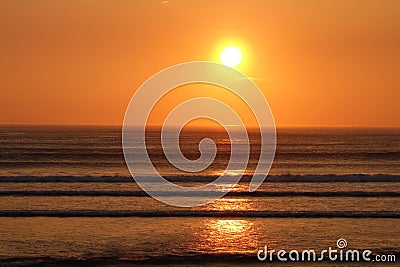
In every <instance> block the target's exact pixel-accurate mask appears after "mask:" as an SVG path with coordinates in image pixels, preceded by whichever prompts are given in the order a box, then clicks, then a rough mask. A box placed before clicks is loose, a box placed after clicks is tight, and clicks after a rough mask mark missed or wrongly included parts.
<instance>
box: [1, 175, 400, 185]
mask: <svg viewBox="0 0 400 267" xmlns="http://www.w3.org/2000/svg"><path fill="white" fill-rule="evenodd" d="M232 177H234V176H232ZM141 178H142V179H141V181H144V182H145V181H148V182H155V181H156V180H155V179H154V177H151V176H144V177H141ZM165 178H166V179H167V180H169V181H171V182H212V181H214V180H215V179H216V178H217V176H212V175H181V176H165ZM251 179H252V176H250V175H244V176H243V177H242V178H241V181H242V182H250V180H251ZM132 181H133V179H132V177H131V176H0V183H1V182H13V183H17V182H132ZM265 182H400V175H392V174H343V175H338V174H322V175H314V174H304V175H293V174H281V175H269V176H268V177H267V179H266V180H265Z"/></svg>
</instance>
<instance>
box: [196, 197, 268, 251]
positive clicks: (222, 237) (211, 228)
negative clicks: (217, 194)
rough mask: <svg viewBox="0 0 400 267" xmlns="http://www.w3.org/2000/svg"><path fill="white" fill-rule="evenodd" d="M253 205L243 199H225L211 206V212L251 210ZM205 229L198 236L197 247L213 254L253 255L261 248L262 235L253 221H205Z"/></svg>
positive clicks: (230, 219)
mask: <svg viewBox="0 0 400 267" xmlns="http://www.w3.org/2000/svg"><path fill="white" fill-rule="evenodd" d="M252 208H254V207H251V203H250V202H248V201H246V199H242V198H232V199H229V198H223V199H219V200H217V201H215V202H214V203H212V204H210V207H209V209H210V210H218V211H221V212H223V211H227V210H238V211H240V210H249V209H252ZM203 223H204V227H202V231H200V232H199V233H198V235H197V242H196V246H197V249H199V250H200V251H208V252H210V251H211V253H224V254H231V253H240V254H251V253H254V251H255V250H256V249H257V247H258V246H259V244H258V243H259V240H260V236H261V235H262V233H261V232H260V231H259V230H257V229H256V228H255V227H254V222H253V221H252V220H251V219H233V218H227V219H216V218H212V219H209V220H205V221H203Z"/></svg>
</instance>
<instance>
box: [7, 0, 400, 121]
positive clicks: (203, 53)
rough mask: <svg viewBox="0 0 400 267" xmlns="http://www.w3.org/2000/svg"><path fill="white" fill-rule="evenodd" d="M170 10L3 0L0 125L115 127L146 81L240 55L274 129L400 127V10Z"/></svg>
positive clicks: (179, 6)
mask: <svg viewBox="0 0 400 267" xmlns="http://www.w3.org/2000/svg"><path fill="white" fill-rule="evenodd" d="M164 2H165V1H164ZM164 2H162V1H86V0H81V1H53V0H49V1H40V0H37V1H18V0H9V1H1V2H0V86H1V91H0V113H1V116H0V123H1V124H116V125H118V124H121V123H122V121H123V116H124V113H125V109H126V107H127V104H128V103H129V101H130V98H131V97H132V95H133V93H134V90H135V89H136V88H138V87H139V86H140V84H141V83H142V82H144V81H145V80H146V79H147V78H148V77H149V76H151V75H152V74H154V73H156V72H158V71H160V70H161V69H163V68H165V67H167V66H171V65H174V64H177V63H182V62H186V61H193V60H206V61H218V57H219V52H220V49H221V48H222V47H224V46H225V45H237V46H239V47H240V48H241V49H242V53H243V61H242V63H241V65H239V67H238V69H239V70H240V71H242V72H243V73H245V74H247V75H248V76H251V77H254V78H255V82H256V83H257V84H258V85H259V87H260V88H261V89H262V90H263V92H264V94H265V96H266V98H267V100H268V101H269V103H270V105H271V108H272V111H273V114H274V117H275V120H276V124H277V125H278V126H400V116H399V114H400V108H399V99H400V49H399V47H400V16H399V10H400V1H193V0H190V1H174V0H170V1H168V2H167V3H164ZM192 86H193V85H192ZM192 90H193V92H192V93H193V94H194V95H196V94H198V92H196V89H192ZM199 90H201V89H199ZM204 92H205V91H202V93H204ZM188 97H191V93H187V94H186V93H185V94H184V97H182V99H184V98H188ZM167 102H168V101H167ZM167 106H169V105H165V106H164V107H161V108H160V110H164V111H165V110H166V109H167ZM155 121H157V120H155Z"/></svg>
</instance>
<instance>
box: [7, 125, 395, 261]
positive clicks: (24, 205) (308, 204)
mask: <svg viewBox="0 0 400 267" xmlns="http://www.w3.org/2000/svg"><path fill="white" fill-rule="evenodd" d="M249 136H250V143H251V155H250V159H249V161H248V165H247V169H246V170H245V175H244V177H243V178H242V180H241V181H240V182H239V183H238V184H237V185H236V186H235V187H234V189H233V190H232V191H231V192H229V193H228V194H227V195H225V196H224V197H223V198H221V199H219V200H217V201H215V202H213V203H210V204H207V205H204V206H199V207H192V208H180V207H174V206H169V205H166V204H164V203H161V202H159V201H157V200H155V199H153V198H151V197H149V196H148V195H147V194H146V193H145V192H144V191H143V190H141V188H140V187H139V186H138V185H137V184H136V183H135V182H134V180H133V178H132V177H131V175H130V173H129V171H128V168H127V167H126V164H125V161H124V155H123V153H122V147H121V128H120V127H111V126H1V127H0V152H1V153H0V203H1V206H0V265H1V266H31V265H34V266H86V265H88V266H89V265H90V266H136V265H145V266H148V265H170V266H175V265H182V266H183V265H185V266H192V265H197V264H200V265H213V266H225V265H245V264H251V265H264V266H266V265H268V264H273V265H274V266H275V265H280V264H281V263H280V262H279V261H278V260H276V259H275V261H273V262H272V261H267V262H266V261H263V262H261V261H259V260H258V258H257V252H258V251H259V250H260V249H264V248H265V246H268V249H271V250H275V251H276V252H277V251H279V250H282V249H284V250H287V251H291V250H306V249H307V250H309V249H314V250H315V251H322V250H324V249H328V247H332V248H337V243H336V242H337V240H338V239H345V240H346V242H347V247H346V248H348V249H358V250H360V251H361V250H366V249H368V250H371V251H372V255H373V256H376V255H385V256H387V258H388V256H389V255H394V256H395V257H396V259H397V260H399V256H400V245H399V244H400V223H399V222H400V221H399V219H400V128H282V129H278V130H277V149H276V156H275V160H274V163H273V166H272V168H271V171H270V175H269V176H268V177H267V179H266V180H265V182H264V183H263V184H262V186H261V187H260V188H258V189H257V191H255V192H249V191H248V187H249V180H250V177H251V174H252V173H253V171H254V166H255V165H256V164H257V158H258V155H259V149H258V148H259V146H260V144H259V135H258V133H257V131H254V132H250V134H249ZM204 137H210V138H212V139H213V140H214V141H215V143H216V146H217V149H218V153H217V156H216V158H215V161H214V162H213V163H212V165H211V166H210V167H209V168H207V169H206V170H204V171H201V172H199V173H196V174H193V173H185V172H182V171H181V170H179V169H176V168H174V167H173V166H172V165H171V164H170V163H168V161H167V160H166V158H165V155H164V154H163V150H162V147H161V144H160V133H159V131H158V130H157V129H150V130H149V131H148V133H147V135H146V140H147V141H148V150H149V155H150V158H151V159H152V162H153V163H154V165H155V166H156V168H157V170H158V171H159V172H160V173H161V174H162V175H163V176H164V177H166V179H168V180H169V181H171V182H174V183H176V184H179V185H182V186H185V187H187V188H188V190H187V192H186V193H187V194H188V195H190V194H191V193H193V192H190V188H191V187H195V186H199V185H203V184H205V183H208V182H210V181H213V180H215V178H216V177H218V176H219V175H221V174H224V175H228V176H232V177H234V176H235V175H237V173H235V172H231V173H225V172H224V169H225V168H226V166H227V162H229V155H230V144H231V140H229V138H228V136H227V134H226V133H225V132H221V131H217V130H206V131H205V130H201V129H187V130H185V131H184V132H183V133H182V135H181V140H180V141H181V149H182V152H183V154H184V155H185V156H186V157H187V158H189V159H196V158H198V157H199V155H200V154H199V151H198V147H197V145H198V142H199V140H201V139H202V138H204ZM240 141H241V140H235V142H240ZM138 160H139V161H140V157H138ZM139 163H140V162H139ZM144 175H145V174H144ZM148 178H149V183H151V182H152V181H151V177H150V176H149V177H148ZM162 190H163V188H162V187H160V192H161V193H162ZM214 190H215V191H220V190H226V188H225V186H224V184H217V185H215V188H214ZM206 193H207V192H206ZM182 197H183V198H184V197H185V195H182ZM198 197H202V195H201V194H200V195H199V196H198ZM275 254H276V253H275ZM386 263H389V264H390V262H386ZM347 264H350V265H351V264H354V263H350V262H347V263H339V265H347ZM368 264H369V266H375V265H374V264H377V263H376V262H369V263H368ZM391 264H392V265H394V266H396V263H391ZM282 265H283V266H292V265H295V266H297V265H304V266H313V265H312V264H311V263H301V262H297V261H296V262H292V263H290V262H289V263H288V262H286V263H282ZM317 265H318V266H322V265H323V266H325V265H326V266H337V265H338V263H337V262H330V261H329V259H326V258H324V261H323V262H322V263H318V264H317Z"/></svg>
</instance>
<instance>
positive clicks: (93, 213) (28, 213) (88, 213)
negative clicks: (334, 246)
mask: <svg viewBox="0 0 400 267" xmlns="http://www.w3.org/2000/svg"><path fill="white" fill-rule="evenodd" d="M0 217H192V218H193V217H211V218H227V217H229V218H243V217H245V218H400V212H395V211H376V212H361V211H360V212H354V211H294V212H287V211H194V210H172V211H126V210H115V211H110V210H70V211H60V210H0Z"/></svg>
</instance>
